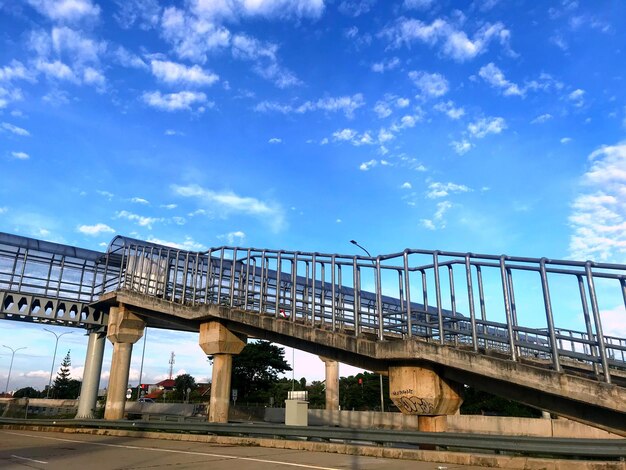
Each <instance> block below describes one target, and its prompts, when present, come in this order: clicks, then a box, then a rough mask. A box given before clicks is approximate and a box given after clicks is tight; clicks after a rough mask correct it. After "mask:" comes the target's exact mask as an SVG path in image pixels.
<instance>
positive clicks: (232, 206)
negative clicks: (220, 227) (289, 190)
mask: <svg viewBox="0 0 626 470" xmlns="http://www.w3.org/2000/svg"><path fill="white" fill-rule="evenodd" d="M172 189H173V191H174V192H175V193H176V194H178V195H179V196H182V197H191V198H196V199H198V200H199V201H200V202H202V203H203V204H206V205H207V207H209V208H210V209H212V210H217V211H220V212H222V213H223V214H224V215H228V214H231V213H235V214H246V215H252V216H256V217H260V218H262V219H263V220H264V221H265V222H266V223H267V224H269V225H270V227H271V228H272V229H273V230H274V231H280V230H282V229H283V228H285V225H286V222H285V216H284V211H283V209H282V207H281V206H280V205H279V204H276V203H272V202H265V201H261V200H259V199H257V198H254V197H249V196H240V195H238V194H236V193H234V192H233V191H221V192H220V191H214V190H212V189H205V188H202V187H200V186H198V185H196V184H191V185H187V186H179V185H173V186H172Z"/></svg>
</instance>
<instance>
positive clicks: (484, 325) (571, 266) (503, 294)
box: [0, 234, 626, 383]
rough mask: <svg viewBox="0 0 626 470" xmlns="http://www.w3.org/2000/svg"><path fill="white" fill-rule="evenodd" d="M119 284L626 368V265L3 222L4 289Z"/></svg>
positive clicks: (603, 371)
mask: <svg viewBox="0 0 626 470" xmlns="http://www.w3.org/2000/svg"><path fill="white" fill-rule="evenodd" d="M118 289H128V290H131V291H135V292H139V293H142V294H145V295H149V296H152V297H156V298H159V299H162V300H164V301H168V302H174V303H178V304H181V305H190V306H195V305H206V304H219V305H224V306H229V307H234V308H238V309H243V310H246V311H248V312H252V313H256V314H260V315H271V316H274V317H277V318H282V319H284V320H285V321H292V322H299V323H304V324H307V325H312V326H315V327H321V328H324V329H326V330H331V331H336V332H343V333H346V334H352V335H357V336H358V335H367V336H368V337H370V338H373V339H377V340H380V341H388V340H402V339H408V338H413V337H419V338H421V339H423V340H425V341H430V342H436V343H438V344H441V345H449V346H453V347H458V348H464V349H469V350H473V351H475V352H477V353H482V352H485V351H487V350H489V351H491V352H493V351H495V352H496V353H497V354H499V355H501V357H505V358H508V359H510V360H513V361H518V360H521V359H532V360H534V361H536V362H539V363H543V364H545V365H547V366H548V367H551V368H552V369H554V370H556V371H563V370H565V369H568V368H571V367H576V368H582V369H586V370H587V371H588V372H589V373H590V374H592V375H594V376H595V377H597V378H598V379H599V380H604V381H605V382H607V383H610V382H611V370H615V369H626V339H623V338H619V337H617V335H607V334H605V332H604V330H603V326H604V327H606V325H609V326H610V325H611V322H612V324H617V325H619V324H623V323H624V321H625V320H626V313H625V310H624V305H625V303H626V266H625V265H618V264H607V263H593V262H590V261H587V262H577V261H567V260H549V259H546V258H542V259H535V258H520V257H511V256H505V255H502V256H493V255H484V254H473V253H458V252H444V251H428V250H409V249H407V250H405V251H403V252H400V253H395V254H390V255H381V256H376V257H367V256H348V255H339V254H323V253H311V252H298V251H284V250H266V249H256V248H239V247H219V248H212V249H210V250H208V251H206V252H191V251H186V250H181V249H176V248H171V247H167V246H162V245H156V244H153V243H148V242H143V241H139V240H133V239H130V238H126V237H116V238H114V239H113V241H112V242H111V244H110V245H109V248H108V250H107V252H106V253H99V252H94V251H89V250H80V249H77V248H74V247H67V246H64V245H57V244H50V243H46V242H39V241H36V240H31V239H26V238H23V237H16V236H13V235H6V234H0V290H4V291H8V292H27V293H31V294H38V295H43V296H48V297H53V298H61V299H73V300H81V301H85V302H94V301H96V300H97V299H98V298H99V297H100V296H101V295H102V294H104V293H105V292H112V291H115V290H118ZM520 320H521V321H520ZM572 324H574V325H575V324H579V325H580V328H571V327H569V326H570V325H572ZM565 325H567V326H568V327H567V328H565V327H564V326H565Z"/></svg>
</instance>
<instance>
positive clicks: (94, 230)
mask: <svg viewBox="0 0 626 470" xmlns="http://www.w3.org/2000/svg"><path fill="white" fill-rule="evenodd" d="M76 230H78V231H79V232H80V233H83V234H85V235H91V236H94V237H95V236H97V235H100V234H103V233H115V229H113V228H111V227H109V226H108V225H107V224H103V223H98V224H95V225H79V226H78V227H77V229H76Z"/></svg>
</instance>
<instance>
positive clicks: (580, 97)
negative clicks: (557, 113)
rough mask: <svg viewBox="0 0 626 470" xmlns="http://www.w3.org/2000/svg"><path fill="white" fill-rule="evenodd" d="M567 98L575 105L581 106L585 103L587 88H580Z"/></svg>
mask: <svg viewBox="0 0 626 470" xmlns="http://www.w3.org/2000/svg"><path fill="white" fill-rule="evenodd" d="M567 99H569V100H570V101H571V102H572V104H573V105H574V106H576V107H577V108H580V107H582V106H583V105H584V104H585V90H581V89H580V88H578V89H576V90H574V91H572V92H571V93H570V94H569V95H567Z"/></svg>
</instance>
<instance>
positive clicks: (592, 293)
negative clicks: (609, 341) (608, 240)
mask: <svg viewBox="0 0 626 470" xmlns="http://www.w3.org/2000/svg"><path fill="white" fill-rule="evenodd" d="M585 274H586V275H587V287H588V288H589V298H590V299H591V312H592V313H593V321H594V323H595V326H596V338H597V340H596V341H597V346H598V351H599V352H600V361H601V363H602V371H603V372H604V381H605V382H606V383H609V384H610V383H611V372H610V371H609V362H608V360H607V357H606V347H605V345H604V334H603V333H602V320H601V318H600V309H599V308H598V298H597V297H596V288H595V284H594V282H593V273H592V271H591V261H587V262H586V263H585Z"/></svg>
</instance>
